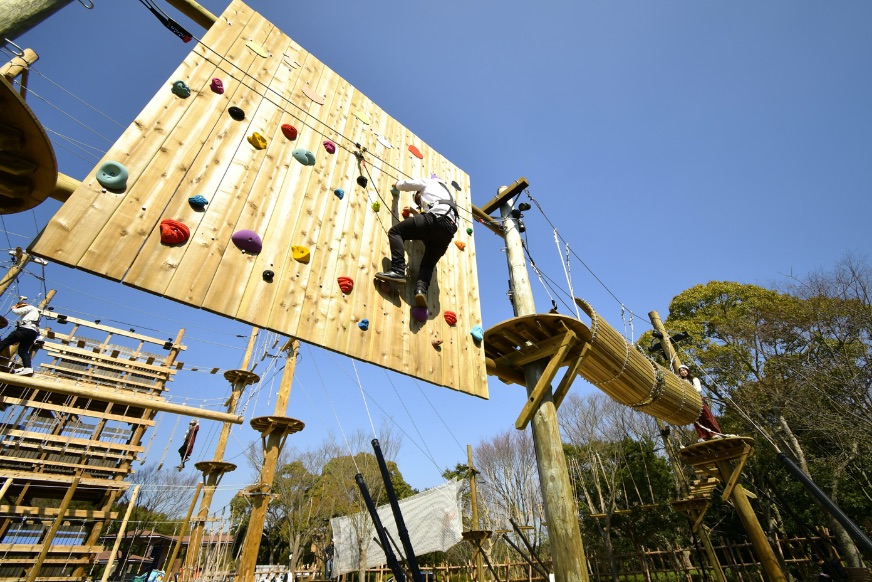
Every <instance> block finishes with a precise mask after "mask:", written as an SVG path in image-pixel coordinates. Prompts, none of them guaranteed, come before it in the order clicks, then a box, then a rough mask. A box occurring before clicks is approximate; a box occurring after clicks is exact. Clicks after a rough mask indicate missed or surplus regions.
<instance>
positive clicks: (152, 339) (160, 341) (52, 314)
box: [42, 310, 188, 350]
mask: <svg viewBox="0 0 872 582" xmlns="http://www.w3.org/2000/svg"><path fill="white" fill-rule="evenodd" d="M58 315H61V314H59V313H55V312H54V311H48V310H46V311H43V312H42V316H43V317H44V318H46V319H57V318H58ZM65 317H66V321H67V322H68V323H72V324H74V325H79V326H84V327H89V328H92V329H98V330H100V331H105V332H107V333H111V334H113V335H122V336H124V337H129V338H133V339H137V340H140V341H143V342H146V343H150V344H155V345H160V346H162V345H163V344H164V343H165V342H166V340H163V339H160V338H156V337H149V336H147V335H142V334H138V333H136V332H132V331H130V330H127V329H119V328H117V327H110V326H108V325H101V324H99V323H94V322H93V321H88V320H86V319H78V318H76V317H71V316H68V315H67V316H65ZM58 335H59V336H62V334H58ZM174 347H176V348H178V349H180V350H186V349H188V348H187V347H185V346H174Z"/></svg>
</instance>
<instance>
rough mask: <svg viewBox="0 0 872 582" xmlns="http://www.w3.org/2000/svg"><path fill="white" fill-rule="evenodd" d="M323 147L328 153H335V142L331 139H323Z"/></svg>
mask: <svg viewBox="0 0 872 582" xmlns="http://www.w3.org/2000/svg"><path fill="white" fill-rule="evenodd" d="M324 149H325V150H327V153H328V154H335V153H336V144H335V143H333V142H332V141H330V140H329V139H328V140H325V141H324Z"/></svg>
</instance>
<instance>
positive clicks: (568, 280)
mask: <svg viewBox="0 0 872 582" xmlns="http://www.w3.org/2000/svg"><path fill="white" fill-rule="evenodd" d="M554 244H556V245H557V256H558V257H560V264H561V266H562V267H563V275H564V276H565V277H566V285H567V287H568V288H569V296H570V297H575V292H574V291H573V290H572V276H571V275H570V274H569V273H570V270H569V243H564V244H565V245H566V259H565V260H564V258H563V256H562V255H561V254H560V237H559V236H558V234H557V229H556V228H555V229H554ZM574 307H575V318H576V319H581V313H580V312H579V311H578V305H574Z"/></svg>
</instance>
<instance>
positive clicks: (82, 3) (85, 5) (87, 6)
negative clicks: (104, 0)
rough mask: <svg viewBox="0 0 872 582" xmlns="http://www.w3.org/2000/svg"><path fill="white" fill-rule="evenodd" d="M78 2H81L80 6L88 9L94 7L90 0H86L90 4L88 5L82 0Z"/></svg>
mask: <svg viewBox="0 0 872 582" xmlns="http://www.w3.org/2000/svg"><path fill="white" fill-rule="evenodd" d="M79 4H81V5H82V6H84V7H85V8H87V9H88V10H90V9H92V8H93V7H94V3H93V2H91V0H88V4H90V6H89V5H88V4H85V2H84V1H83V0H79Z"/></svg>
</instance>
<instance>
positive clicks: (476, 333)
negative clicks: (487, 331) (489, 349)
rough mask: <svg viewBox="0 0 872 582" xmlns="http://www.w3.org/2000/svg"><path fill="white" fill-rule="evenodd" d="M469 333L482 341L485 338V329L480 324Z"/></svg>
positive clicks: (476, 339)
mask: <svg viewBox="0 0 872 582" xmlns="http://www.w3.org/2000/svg"><path fill="white" fill-rule="evenodd" d="M469 333H471V334H472V339H474V340H475V341H479V342H480V341H481V340H483V339H484V330H483V329H482V328H481V326H480V325H476V326H475V327H473V328H472V330H471V331H470V332H469Z"/></svg>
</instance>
